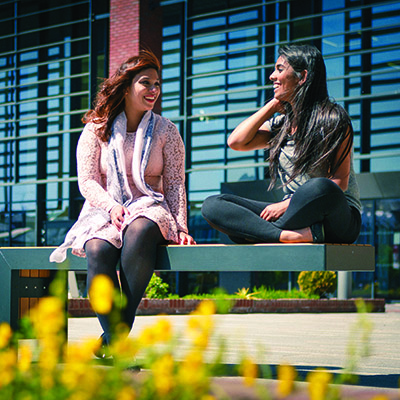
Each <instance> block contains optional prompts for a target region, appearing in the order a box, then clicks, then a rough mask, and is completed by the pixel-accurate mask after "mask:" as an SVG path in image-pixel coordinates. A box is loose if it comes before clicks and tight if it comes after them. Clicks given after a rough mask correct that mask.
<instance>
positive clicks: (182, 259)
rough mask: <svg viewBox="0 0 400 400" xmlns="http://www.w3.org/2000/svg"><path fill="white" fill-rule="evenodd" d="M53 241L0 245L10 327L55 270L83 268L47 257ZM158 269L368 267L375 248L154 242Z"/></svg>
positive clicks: (80, 262)
mask: <svg viewBox="0 0 400 400" xmlns="http://www.w3.org/2000/svg"><path fill="white" fill-rule="evenodd" d="M53 250H54V247H0V293H1V298H2V299H1V303H0V321H5V322H8V323H9V324H10V325H11V326H12V328H13V329H16V328H17V326H18V320H19V318H20V317H21V316H22V314H23V312H24V310H27V309H29V307H31V306H32V305H34V304H32V302H33V303H34V302H35V301H37V299H38V298H40V297H43V296H45V295H47V293H48V287H49V284H50V282H51V280H52V279H53V277H54V275H55V273H56V272H57V271H58V270H64V271H86V260H85V259H83V258H79V257H75V256H72V255H71V254H70V253H69V254H68V257H67V259H66V260H65V261H64V262H63V263H61V264H56V263H50V262H49V255H50V253H51V252H52V251H53ZM156 270H158V271H189V272H211V271H215V272H223V271H225V272H239V271H247V272H248V271H374V270H375V249H374V247H373V246H369V245H342V244H337V245H336V244H310V243H307V244H249V245H229V244H228V245H219V244H200V245H194V246H177V245H170V246H160V247H159V249H158V256H157V266H156Z"/></svg>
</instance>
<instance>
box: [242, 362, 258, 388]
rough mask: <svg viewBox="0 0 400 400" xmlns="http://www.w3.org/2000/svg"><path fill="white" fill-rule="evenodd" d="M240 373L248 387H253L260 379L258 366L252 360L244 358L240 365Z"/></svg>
mask: <svg viewBox="0 0 400 400" xmlns="http://www.w3.org/2000/svg"><path fill="white" fill-rule="evenodd" d="M240 373H241V375H242V376H243V378H244V384H245V385H246V386H253V385H254V382H255V380H256V378H257V377H258V366H257V365H256V364H255V363H254V362H253V361H252V360H251V359H250V358H244V359H243V360H242V362H241V364H240Z"/></svg>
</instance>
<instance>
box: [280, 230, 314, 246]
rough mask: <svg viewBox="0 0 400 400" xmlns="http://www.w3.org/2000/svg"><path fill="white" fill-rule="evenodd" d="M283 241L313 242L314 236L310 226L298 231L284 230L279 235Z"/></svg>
mask: <svg viewBox="0 0 400 400" xmlns="http://www.w3.org/2000/svg"><path fill="white" fill-rule="evenodd" d="M279 240H280V242H282V243H312V242H313V237H312V233H311V229H310V228H304V229H299V230H297V231H286V230H284V231H282V232H281V235H280V237H279Z"/></svg>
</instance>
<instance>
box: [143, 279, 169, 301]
mask: <svg viewBox="0 0 400 400" xmlns="http://www.w3.org/2000/svg"><path fill="white" fill-rule="evenodd" d="M168 290H169V285H168V283H166V282H164V281H163V280H162V279H161V278H160V277H159V276H157V275H156V274H153V276H152V277H151V279H150V282H149V284H148V286H147V289H146V297H147V298H149V299H165V298H166V297H167V295H168Z"/></svg>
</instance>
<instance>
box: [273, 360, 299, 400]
mask: <svg viewBox="0 0 400 400" xmlns="http://www.w3.org/2000/svg"><path fill="white" fill-rule="evenodd" d="M296 377H297V372H296V369H295V368H293V367H292V366H291V365H286V364H283V365H278V394H279V395H280V396H282V397H286V396H288V395H289V394H290V393H292V391H293V389H294V380H295V379H296Z"/></svg>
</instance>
